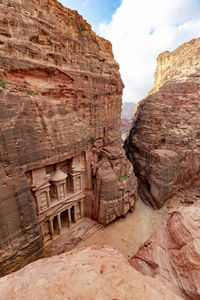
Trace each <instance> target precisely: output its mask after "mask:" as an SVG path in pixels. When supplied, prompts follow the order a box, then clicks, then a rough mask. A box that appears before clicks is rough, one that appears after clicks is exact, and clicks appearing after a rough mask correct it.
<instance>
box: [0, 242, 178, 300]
mask: <svg viewBox="0 0 200 300" xmlns="http://www.w3.org/2000/svg"><path fill="white" fill-rule="evenodd" d="M0 292H1V299H2V300H7V299H9V298H10V297H11V298H12V299H13V300H22V299H30V300H31V299H37V300H43V299H49V300H51V299H52V300H57V299H63V300H64V299H77V300H86V299H89V300H90V299H91V300H99V299H105V300H110V299H119V300H130V299H133V300H141V299H144V300H155V299H160V300H172V299H173V300H181V298H180V297H178V296H177V295H175V294H174V293H173V292H171V291H170V290H169V289H168V288H167V287H165V286H164V285H163V284H162V283H161V282H159V281H157V280H155V279H153V278H150V277H148V276H143V275H142V274H140V273H139V272H137V271H136V270H134V268H132V267H131V266H130V264H129V263H128V262H127V261H126V259H125V258H124V257H123V256H122V255H121V254H119V252H118V251H117V250H115V249H112V248H109V247H90V248H85V249H81V250H75V251H72V252H70V253H64V254H62V255H60V256H55V257H51V258H47V259H42V260H39V261H37V262H34V263H32V264H30V265H28V266H26V267H24V268H23V269H21V270H20V271H18V272H16V273H13V274H10V275H8V276H5V277H3V278H1V279H0Z"/></svg>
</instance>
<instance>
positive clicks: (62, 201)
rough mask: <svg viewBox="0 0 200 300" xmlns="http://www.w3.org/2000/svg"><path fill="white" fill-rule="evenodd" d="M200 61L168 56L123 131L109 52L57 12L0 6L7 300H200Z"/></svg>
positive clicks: (53, 5)
mask: <svg viewBox="0 0 200 300" xmlns="http://www.w3.org/2000/svg"><path fill="white" fill-rule="evenodd" d="M199 54H200V39H194V40H192V41H190V42H188V43H185V44H183V45H181V46H180V47H178V48H177V49H175V50H174V51H172V52H168V51H166V52H164V53H162V54H160V55H159V56H158V59H157V63H158V66H157V69H156V72H155V84H154V87H153V89H152V90H151V91H150V92H149V94H148V95H147V97H146V98H145V99H143V100H141V101H140V103H139V104H138V105H137V107H136V108H135V113H134V115H133V120H132V125H131V122H130V116H129V115H128V117H127V122H126V121H125V120H126V116H125V119H124V121H123V120H122V123H121V110H122V91H123V88H124V84H123V82H122V79H121V76H120V73H119V65H118V63H117V62H116V61H115V59H114V56H113V52H112V45H111V43H110V42H109V41H107V40H105V39H104V38H101V37H99V36H97V35H96V34H95V33H94V32H93V31H92V29H91V26H90V25H89V24H88V23H87V22H86V21H85V20H84V19H83V18H82V17H81V16H80V15H79V14H78V12H76V11H73V10H71V9H68V8H65V7H63V6H62V5H61V4H60V3H59V2H58V1H57V0H35V1H34V2H32V1H28V0H17V1H16V0H13V1H8V0H2V1H0V124H1V129H0V178H1V181H0V276H2V278H0V294H1V299H2V300H7V299H20V300H21V299H41V300H42V299H55V300H56V299H74V300H75V299H78V300H79V299H98V300H101V299H102V300H106V299H108V300H109V299H112V300H114V299H115V300H116V299H118V300H125V299H127V300H129V299H130V300H141V299H145V300H153V299H163V300H164V299H166V300H167V299H169V300H171V299H173V300H176V299H177V300H178V299H179V300H180V299H185V300H189V299H194V300H198V299H200V290H199V285H200V275H199V274H200V246H199V241H200V231H199V227H200V186H199V179H200V178H199V174H200V167H199V166H200V118H199V113H200V102H199V98H200V89H199V87H200V62H199ZM131 110H132V109H131ZM129 126H131V129H130V132H129V133H128V135H127V136H126V140H125V143H124V146H123V145H122V140H121V131H120V127H121V130H122V131H123V130H124V135H123V138H124V137H125V135H126V134H127V132H128V130H127V128H128V129H129ZM122 146H123V147H124V149H123V147H122ZM124 152H125V154H126V155H125V154H124ZM138 193H139V195H138ZM140 197H141V198H140ZM142 201H143V202H142ZM97 230H98V231H97ZM95 231H96V232H95ZM78 243H79V244H78ZM73 248H75V249H73ZM116 248H117V249H116ZM72 249H73V250H72ZM69 250H72V251H69ZM61 253H62V254H61ZM57 254H59V255H57Z"/></svg>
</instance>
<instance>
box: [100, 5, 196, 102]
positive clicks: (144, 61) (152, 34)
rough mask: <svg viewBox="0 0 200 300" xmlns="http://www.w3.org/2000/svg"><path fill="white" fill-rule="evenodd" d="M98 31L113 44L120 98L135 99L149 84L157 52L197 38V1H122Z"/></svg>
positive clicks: (139, 96) (141, 95)
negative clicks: (122, 83)
mask: <svg viewBox="0 0 200 300" xmlns="http://www.w3.org/2000/svg"><path fill="white" fill-rule="evenodd" d="M99 34H100V35H102V36H104V37H105V38H107V39H109V40H110V41H111V42H112V44H113V51H114V55H115V58H116V60H117V61H118V62H119V64H120V71H121V75H122V79H123V81H124V83H125V86H126V87H125V89H124V97H123V100H124V101H133V102H137V101H139V100H141V99H142V98H143V97H145V96H146V95H147V93H148V91H149V90H150V89H151V88H152V87H153V80H154V77H153V74H154V72H155V68H156V57H157V56H158V54H160V53H161V52H163V51H165V50H169V51H171V50H173V49H174V48H176V47H177V46H179V45H180V44H182V43H184V42H186V41H189V40H190V39H192V38H195V37H200V1H199V0H137V1H136V0H122V4H121V6H120V7H119V8H118V9H117V11H116V13H115V14H114V15H113V17H112V21H111V22H110V23H108V24H106V23H104V24H101V25H100V27H99Z"/></svg>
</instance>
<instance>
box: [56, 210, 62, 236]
mask: <svg viewBox="0 0 200 300" xmlns="http://www.w3.org/2000/svg"><path fill="white" fill-rule="evenodd" d="M57 220H58V234H60V232H61V229H62V225H61V219H60V214H58V215H57Z"/></svg>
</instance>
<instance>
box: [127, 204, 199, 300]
mask: <svg viewBox="0 0 200 300" xmlns="http://www.w3.org/2000/svg"><path fill="white" fill-rule="evenodd" d="M199 216H200V202H199V201H197V202H196V203H195V204H193V205H190V206H189V207H187V206H185V207H183V206H182V207H179V208H176V209H174V210H173V211H172V212H171V215H170V217H169V219H168V221H167V224H166V225H163V226H162V227H160V228H158V229H157V230H156V231H155V232H154V233H153V234H152V236H151V237H150V239H149V240H148V241H147V242H145V243H144V245H142V246H141V247H140V249H139V250H138V252H137V253H136V255H134V256H133V257H132V258H131V259H130V263H131V265H132V266H133V267H134V268H135V269H136V270H138V271H140V272H141V273H142V274H143V275H148V276H152V277H157V278H161V277H162V278H165V279H166V280H168V281H171V282H172V283H173V284H175V285H176V286H178V287H179V288H180V289H181V290H182V291H183V292H184V293H185V294H186V295H188V296H189V297H191V299H194V300H197V299H199V298H200V291H199V286H200V217H199Z"/></svg>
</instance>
